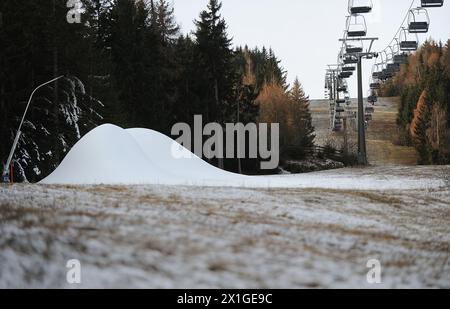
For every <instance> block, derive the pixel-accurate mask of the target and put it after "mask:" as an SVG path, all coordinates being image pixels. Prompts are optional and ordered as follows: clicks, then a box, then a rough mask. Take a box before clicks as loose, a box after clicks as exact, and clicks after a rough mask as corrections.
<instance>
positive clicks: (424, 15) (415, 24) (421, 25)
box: [408, 8, 430, 33]
mask: <svg viewBox="0 0 450 309" xmlns="http://www.w3.org/2000/svg"><path fill="white" fill-rule="evenodd" d="M429 27H430V17H429V16H428V12H427V10H426V9H424V8H415V9H412V10H411V11H409V14H408V31H409V33H427V32H428V29H429Z"/></svg>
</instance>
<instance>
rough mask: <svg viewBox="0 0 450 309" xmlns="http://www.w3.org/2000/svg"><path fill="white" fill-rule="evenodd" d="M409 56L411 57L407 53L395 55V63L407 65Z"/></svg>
mask: <svg viewBox="0 0 450 309" xmlns="http://www.w3.org/2000/svg"><path fill="white" fill-rule="evenodd" d="M408 56H409V55H408V54H406V53H401V54H398V55H395V56H394V63H397V64H405V63H407V62H408Z"/></svg>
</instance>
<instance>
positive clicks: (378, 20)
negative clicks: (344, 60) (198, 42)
mask: <svg viewBox="0 0 450 309" xmlns="http://www.w3.org/2000/svg"><path fill="white" fill-rule="evenodd" d="M411 2H412V0H396V1H392V0H373V3H374V10H373V12H372V13H371V14H368V15H367V17H366V18H367V23H368V36H370V37H379V38H380V40H379V41H378V42H377V43H376V44H375V45H374V49H375V50H381V49H384V48H385V47H386V45H387V44H388V43H389V42H390V41H391V40H392V38H393V36H394V34H395V32H396V31H397V29H398V28H399V26H400V24H401V22H402V20H403V18H404V15H405V14H406V12H407V9H408V8H409V6H410V5H411ZM207 3H208V0H173V4H174V7H175V15H176V18H177V21H178V23H179V24H180V25H181V28H182V31H183V33H189V32H190V31H192V30H193V29H194V23H193V20H194V19H197V18H198V16H199V13H200V11H201V10H203V9H204V8H205V7H206V4H207ZM347 3H348V1H347V0H314V1H306V0H276V1H275V0H223V9H222V15H223V17H225V19H226V21H227V24H228V32H229V35H230V36H231V37H232V38H233V44H234V45H235V46H238V45H245V44H247V45H248V46H249V47H255V46H259V47H261V46H266V47H272V49H273V50H274V51H275V53H276V55H277V56H278V57H279V58H280V60H281V61H282V65H283V67H284V68H285V69H286V70H287V71H288V73H289V75H288V82H292V81H293V80H294V78H295V77H296V76H298V77H299V79H300V81H301V82H302V84H303V86H304V88H305V91H306V93H307V94H308V95H310V97H311V98H313V99H320V98H323V87H324V73H325V68H326V65H327V64H330V63H335V62H336V61H337V54H338V51H339V47H340V43H339V42H338V38H340V37H342V35H343V31H344V29H345V17H346V16H347V15H348V13H347ZM419 5H420V0H416V1H415V6H419ZM428 12H429V15H430V18H431V26H430V27H431V28H430V31H429V33H428V34H426V35H420V36H419V38H420V40H421V41H424V40H425V39H426V38H428V37H432V38H434V39H435V40H442V41H443V42H446V41H447V39H450V4H449V3H448V1H444V7H442V8H430V9H428ZM372 64H373V61H369V60H368V61H366V62H365V63H364V68H365V70H364V71H365V72H364V73H365V74H364V75H365V77H364V84H365V85H364V86H365V89H364V94H366V91H367V88H368V83H369V76H370V71H371V68H372ZM355 75H356V74H355ZM348 81H349V86H350V89H351V92H352V95H353V96H355V95H356V77H355V76H353V77H352V78H351V79H349V80H348Z"/></svg>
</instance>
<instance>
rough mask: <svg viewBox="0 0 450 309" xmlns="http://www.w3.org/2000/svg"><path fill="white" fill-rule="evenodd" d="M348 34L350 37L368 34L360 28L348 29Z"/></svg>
mask: <svg viewBox="0 0 450 309" xmlns="http://www.w3.org/2000/svg"><path fill="white" fill-rule="evenodd" d="M347 34H348V36H349V37H350V38H356V37H362V36H366V35H367V31H364V30H359V31H348V32H347Z"/></svg>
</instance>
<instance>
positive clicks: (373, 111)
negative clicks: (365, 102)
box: [366, 106, 375, 114]
mask: <svg viewBox="0 0 450 309" xmlns="http://www.w3.org/2000/svg"><path fill="white" fill-rule="evenodd" d="M373 113H375V108H373V107H372V106H368V107H366V114H373Z"/></svg>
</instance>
